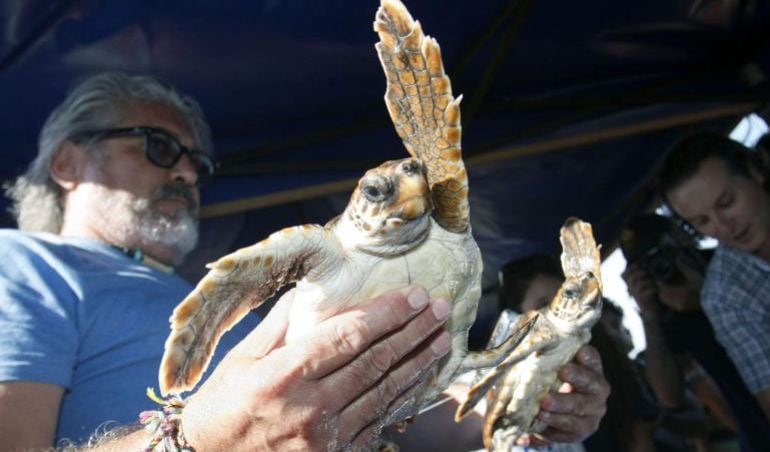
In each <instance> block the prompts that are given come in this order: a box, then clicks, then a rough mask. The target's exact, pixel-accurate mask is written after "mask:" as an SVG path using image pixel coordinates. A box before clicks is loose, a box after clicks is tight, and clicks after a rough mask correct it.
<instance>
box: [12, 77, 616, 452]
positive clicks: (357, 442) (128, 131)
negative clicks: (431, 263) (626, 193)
mask: <svg viewBox="0 0 770 452" xmlns="http://www.w3.org/2000/svg"><path fill="white" fill-rule="evenodd" d="M215 166H216V165H215V162H214V158H213V155H212V150H211V138H210V132H209V128H208V126H207V124H206V121H205V119H204V117H203V114H202V113H201V110H200V108H199V107H198V105H197V103H196V102H195V101H194V100H192V99H191V98H189V97H186V96H183V95H181V94H179V93H178V92H177V91H176V90H175V89H174V88H173V87H171V86H169V85H166V84H164V83H162V82H161V81H159V80H157V79H155V78H151V77H143V76H129V75H125V74H121V73H106V74H100V75H96V76H93V77H91V78H89V79H86V80H85V81H84V82H82V83H81V84H80V85H78V86H77V87H76V88H75V89H74V90H73V91H72V92H71V93H70V95H69V96H68V97H67V98H66V99H65V100H64V102H63V103H62V104H61V105H60V106H59V107H57V108H56V109H55V110H54V111H53V112H52V113H51V115H50V116H49V118H48V120H47V121H46V123H45V125H44V126H43V129H42V131H41V134H40V143H39V155H38V157H37V159H36V160H35V161H34V162H33V163H32V165H31V166H30V168H29V170H28V171H27V172H26V173H25V174H24V175H22V176H21V177H20V178H19V179H18V180H17V181H16V183H15V184H14V185H13V186H12V187H10V188H9V190H8V195H9V196H10V197H11V198H12V199H13V200H14V201H15V204H14V213H15V215H16V217H17V220H18V223H19V227H20V229H21V230H0V255H2V256H3V258H4V259H5V260H6V261H7V262H11V263H12V265H4V266H2V267H0V331H2V332H3V334H2V335H0V450H3V451H5V450H30V449H47V448H50V447H51V446H52V445H60V444H62V442H64V441H66V440H68V441H69V442H70V443H73V444H79V443H83V442H84V441H86V440H88V439H89V438H92V437H93V436H94V433H95V432H97V433H99V432H101V431H103V430H109V431H110V432H111V434H110V435H106V436H113V437H114V438H112V439H111V440H109V441H107V442H105V441H101V442H100V443H99V444H97V445H96V446H94V447H95V448H97V449H98V448H104V449H105V450H124V449H130V450H138V449H140V448H142V450H166V451H169V450H194V449H196V450H200V451H203V450H212V451H214V450H216V451H223V450H319V449H324V450H338V449H348V448H352V449H356V450H358V449H364V448H368V447H369V446H370V442H371V440H372V438H373V437H374V436H375V435H377V434H379V431H380V429H381V428H382V426H381V425H379V422H380V419H382V418H383V417H387V416H383V414H386V415H387V414H389V413H392V412H393V411H394V410H395V409H396V408H398V407H400V406H401V405H402V404H403V403H404V401H405V400H407V398H408V397H409V395H410V388H413V387H414V385H415V384H416V383H417V382H418V381H419V379H420V378H421V376H422V375H423V371H424V370H425V369H427V368H429V367H430V366H432V365H433V364H434V363H435V361H436V360H438V359H440V358H441V357H442V356H443V355H444V354H446V352H447V351H448V350H449V339H448V335H447V333H446V332H444V331H442V326H443V324H444V322H445V321H446V319H447V318H448V316H449V314H450V306H449V304H448V303H447V302H446V301H445V300H441V299H436V300H429V299H428V294H427V293H426V292H425V290H423V289H421V288H416V287H406V288H403V289H401V290H399V291H395V292H392V293H389V294H385V295H382V296H380V297H377V298H376V299H374V300H372V301H370V302H368V303H366V304H363V305H358V306H355V307H351V308H350V309H349V310H347V311H344V312H342V313H340V314H338V315H336V316H334V317H332V318H329V319H327V320H325V321H323V322H321V323H320V324H319V325H318V326H317V327H316V328H315V329H314V330H313V331H312V332H310V333H308V336H307V338H306V341H304V343H292V344H285V342H284V340H283V336H284V334H285V331H286V326H287V316H288V313H289V311H290V308H291V304H292V298H293V297H292V292H289V293H288V294H287V295H285V296H284V297H283V298H282V299H281V300H280V301H279V302H278V303H277V304H276V306H275V307H274V308H273V309H272V310H271V312H270V314H269V315H268V316H267V317H266V319H265V320H264V321H262V322H261V323H260V324H259V326H257V323H258V321H259V319H257V318H256V315H255V314H250V315H249V316H247V318H246V319H244V320H243V321H241V322H239V323H238V324H237V325H236V326H235V327H234V328H233V329H232V330H231V331H229V332H228V333H227V334H226V335H225V336H223V338H222V339H221V341H220V346H219V347H218V348H217V350H220V352H219V353H218V354H217V355H215V356H214V359H213V360H212V365H211V366H210V367H209V369H210V371H209V372H208V373H207V374H206V375H204V379H203V383H202V384H201V385H200V386H199V388H198V389H197V391H196V392H195V393H194V394H192V395H191V396H190V397H189V398H188V399H187V400H186V401H182V400H180V399H170V400H166V401H162V400H159V399H157V398H156V399H157V400H156V401H158V402H161V403H162V404H165V407H164V408H163V410H162V411H160V410H157V406H155V404H154V402H153V401H151V400H149V399H148V398H146V397H145V396H144V395H143V393H144V392H145V390H146V388H148V387H151V386H154V385H155V384H156V383H157V372H158V367H159V364H160V361H161V357H162V355H163V344H164V343H165V339H166V337H167V336H168V334H169V324H168V318H169V315H170V314H171V312H172V311H173V309H174V308H175V307H176V305H177V303H178V302H179V301H180V300H182V299H183V298H184V297H185V296H186V295H187V294H188V293H189V292H190V291H191V290H192V286H191V285H190V284H189V283H188V282H186V281H184V280H182V279H181V278H179V277H178V276H176V275H174V273H173V269H174V265H177V264H178V263H179V262H181V261H182V260H183V259H184V257H185V255H186V254H187V253H188V252H189V251H190V250H192V248H193V247H194V246H195V244H196V241H197V214H198V205H199V200H200V198H199V191H198V186H199V184H200V183H201V181H202V180H203V179H205V178H207V177H209V176H211V175H212V174H213V172H214V169H215ZM227 350H230V351H229V352H228V353H227V354H226V355H224V353H225V352H226V351H227ZM584 355H585V358H584V359H583V361H581V362H580V363H577V364H575V365H573V366H572V367H571V368H570V369H568V370H569V372H568V374H569V375H570V377H569V378H568V379H567V381H568V382H569V383H571V387H572V388H575V389H574V390H573V391H572V393H570V394H555V395H554V397H553V398H552V400H551V401H550V402H549V407H548V411H547V413H546V412H544V414H543V415H544V416H545V415H546V414H548V415H549V416H550V417H549V425H552V426H554V427H555V429H556V433H555V435H561V437H563V438H573V437H584V436H586V435H587V434H590V433H591V432H592V431H593V430H595V428H596V425H597V424H598V421H599V419H600V418H601V415H602V414H603V412H604V411H603V410H604V404H605V399H606V394H607V393H608V392H609V388H608V387H606V382H605V380H604V379H603V378H602V377H601V361H600V359H599V357H598V353H596V350H594V349H590V348H589V349H587V350H586V351H585V353H584ZM405 357H406V358H405ZM597 369H598V370H597ZM596 387H599V389H601V390H600V391H591V390H590V389H591V388H596ZM584 388H589V390H584ZM581 389H583V390H581ZM586 404H591V406H595V407H597V410H596V413H597V414H596V415H590V416H586V415H585V414H583V413H582V410H583V408H582V407H584V406H585V405H586ZM153 408H155V409H153ZM140 412H141V413H142V414H141V417H140V418H141V421H142V423H143V424H146V425H147V429H148V430H150V431H149V432H148V431H145V430H137V428H136V427H133V428H130V427H129V428H124V429H115V428H112V427H111V426H112V424H113V423H114V424H117V425H130V424H134V425H136V419H137V414H139V413H140ZM578 417H579V419H578ZM578 421H579V422H578ZM101 433H104V432H101ZM97 436H102V437H104V436H105V435H103V434H102V435H97ZM561 437H560V436H554V437H553V438H561ZM193 448H194V449H193Z"/></svg>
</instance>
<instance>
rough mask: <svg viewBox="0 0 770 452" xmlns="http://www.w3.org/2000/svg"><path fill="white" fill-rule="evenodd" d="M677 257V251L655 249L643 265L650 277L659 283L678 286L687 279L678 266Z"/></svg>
mask: <svg viewBox="0 0 770 452" xmlns="http://www.w3.org/2000/svg"><path fill="white" fill-rule="evenodd" d="M676 256H677V250H675V249H671V248H669V247H665V248H654V249H653V250H652V251H651V252H649V253H648V254H647V255H646V256H645V257H644V259H643V260H642V262H641V264H642V267H643V268H644V269H645V270H646V271H647V272H648V273H649V274H650V276H652V277H653V278H655V279H657V280H658V281H661V282H664V283H666V284H669V285H677V284H680V283H682V282H684V280H685V278H684V275H683V274H682V273H681V272H680V271H679V269H678V268H677V266H676Z"/></svg>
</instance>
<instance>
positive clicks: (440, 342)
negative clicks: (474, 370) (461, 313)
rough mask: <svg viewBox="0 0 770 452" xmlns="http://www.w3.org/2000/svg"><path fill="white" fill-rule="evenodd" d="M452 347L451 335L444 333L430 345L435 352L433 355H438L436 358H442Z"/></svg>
mask: <svg viewBox="0 0 770 452" xmlns="http://www.w3.org/2000/svg"><path fill="white" fill-rule="evenodd" d="M450 345H451V342H450V341H449V334H448V333H447V332H446V331H444V332H443V333H441V335H439V337H437V338H436V339H434V340H433V342H432V343H431V344H430V348H431V350H433V354H434V355H436V357H442V356H444V355H445V354H446V352H448V351H449V346H450Z"/></svg>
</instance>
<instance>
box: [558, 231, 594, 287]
mask: <svg viewBox="0 0 770 452" xmlns="http://www.w3.org/2000/svg"><path fill="white" fill-rule="evenodd" d="M559 240H560V241H561V246H562V253H561V266H562V269H564V276H565V277H566V278H578V277H581V276H582V275H584V274H586V273H589V272H590V273H592V274H593V275H594V277H596V279H597V281H598V283H599V288H600V289H601V287H602V279H601V278H602V272H601V265H602V258H601V254H600V253H599V249H600V247H599V246H598V245H597V244H596V239H594V234H593V230H592V228H591V224H590V223H586V222H585V221H582V220H579V219H577V218H575V217H569V218H567V220H566V221H565V222H564V226H562V228H561V233H560V236H559Z"/></svg>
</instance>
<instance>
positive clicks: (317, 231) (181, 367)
mask: <svg viewBox="0 0 770 452" xmlns="http://www.w3.org/2000/svg"><path fill="white" fill-rule="evenodd" d="M323 240H327V241H328V240H329V239H328V234H326V231H325V230H324V229H323V228H322V227H321V226H317V225H305V226H297V227H292V228H286V229H284V230H282V231H279V232H276V233H274V234H272V235H270V237H268V238H266V239H265V240H262V241H261V242H259V243H257V244H255V245H252V246H250V247H247V248H242V249H240V250H238V251H236V252H234V253H231V254H229V255H227V256H224V257H222V258H220V259H219V260H218V261H216V262H214V263H213V264H209V265H208V267H209V268H210V271H209V273H208V274H207V275H206V276H205V277H204V278H203V279H202V280H201V281H200V282H199V283H198V285H197V286H196V287H195V289H194V290H193V291H192V292H191V293H190V294H189V295H187V297H186V298H185V299H184V300H183V301H182V302H181V303H180V304H179V305H178V306H177V307H176V309H174V313H173V314H172V315H171V318H170V319H169V320H170V322H171V329H172V331H171V334H170V335H169V337H168V339H167V340H166V346H165V352H164V354H163V359H162V361H161V365H160V370H159V375H158V376H159V384H160V390H161V393H162V394H164V395H166V394H169V393H174V394H179V393H181V392H183V391H188V390H190V389H192V388H193V387H194V386H195V385H196V384H197V383H198V381H199V380H200V378H201V376H202V375H203V372H205V370H206V367H207V366H208V364H209V362H210V361H211V357H212V355H213V354H214V348H215V347H216V345H217V343H218V342H219V339H220V338H221V337H222V335H223V334H224V333H225V332H226V331H228V330H229V329H230V328H232V326H233V325H235V324H236V323H238V322H239V321H240V320H241V319H242V318H243V317H244V316H245V315H246V314H248V312H249V311H250V310H252V309H254V308H256V307H258V306H259V305H261V304H262V303H263V302H264V301H265V300H266V299H268V298H269V297H271V296H272V295H273V294H274V293H275V292H276V291H277V290H278V289H279V288H281V287H282V286H284V285H286V284H288V283H290V282H293V281H296V280H298V279H300V278H302V277H303V276H305V274H306V273H307V270H308V269H310V268H313V267H314V266H315V265H316V264H317V263H318V261H319V260H320V259H321V257H320V256H319V255H320V253H321V252H322V250H323V249H324V248H323V247H322V246H320V243H321V242H322V241H323Z"/></svg>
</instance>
